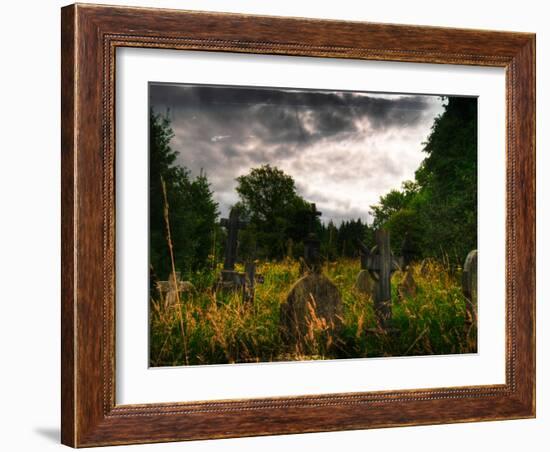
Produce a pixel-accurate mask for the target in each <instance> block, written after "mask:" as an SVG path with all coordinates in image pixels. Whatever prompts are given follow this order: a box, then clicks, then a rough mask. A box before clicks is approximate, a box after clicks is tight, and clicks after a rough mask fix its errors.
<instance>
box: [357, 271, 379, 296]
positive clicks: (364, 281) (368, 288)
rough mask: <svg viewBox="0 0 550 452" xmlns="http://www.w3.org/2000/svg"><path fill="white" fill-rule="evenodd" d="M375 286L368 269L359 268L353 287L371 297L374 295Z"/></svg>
mask: <svg viewBox="0 0 550 452" xmlns="http://www.w3.org/2000/svg"><path fill="white" fill-rule="evenodd" d="M375 286H376V281H375V280H374V279H373V278H372V276H371V274H370V273H369V271H368V270H361V271H360V272H359V273H358V274H357V278H356V279H355V288H356V289H357V290H358V291H359V292H361V293H364V294H367V295H370V296H371V297H372V296H373V295H374V289H375Z"/></svg>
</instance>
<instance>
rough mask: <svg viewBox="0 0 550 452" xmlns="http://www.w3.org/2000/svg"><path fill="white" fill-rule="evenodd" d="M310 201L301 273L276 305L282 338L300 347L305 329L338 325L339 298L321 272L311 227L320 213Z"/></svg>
mask: <svg viewBox="0 0 550 452" xmlns="http://www.w3.org/2000/svg"><path fill="white" fill-rule="evenodd" d="M320 215H321V212H318V211H317V209H316V208H315V204H312V205H311V212H310V221H309V230H310V232H309V234H308V236H307V238H306V239H305V240H304V259H303V263H304V269H305V272H306V273H305V275H304V276H303V277H301V278H300V279H299V280H298V281H296V282H295V283H294V285H293V286H292V287H291V289H290V291H289V293H288V295H287V298H286V301H285V302H284V303H283V304H282V305H281V308H280V328H281V334H282V336H283V340H284V341H285V343H286V344H288V345H296V346H298V347H299V348H301V349H302V350H304V346H305V345H306V343H307V340H308V337H310V335H309V333H311V332H312V331H315V330H316V329H317V330H318V329H321V330H322V331H323V332H324V333H327V334H329V335H332V334H333V333H337V331H338V330H339V329H340V327H341V325H342V311H343V307H342V298H341V297H340V292H339V291H338V288H337V287H336V285H335V284H334V283H333V282H332V281H331V280H330V279H329V278H327V277H326V276H325V275H323V274H322V265H321V263H322V261H321V253H320V241H319V239H318V238H317V236H316V234H315V232H314V231H313V229H314V222H315V218H316V217H317V216H320Z"/></svg>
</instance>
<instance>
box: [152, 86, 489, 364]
mask: <svg viewBox="0 0 550 452" xmlns="http://www.w3.org/2000/svg"><path fill="white" fill-rule="evenodd" d="M148 91H149V112H148V114H149V200H148V209H149V351H148V352H149V366H150V367H166V366H191V365H208V364H238V363H261V362H277V361H279V362H280V361H308V360H327V359H350V358H352V359H358V358H381V357H403V356H421V355H448V354H466V353H476V352H477V327H478V325H477V226H478V224H477V139H478V137H477V121H478V114H477V111H478V102H477V97H475V96H450V95H445V94H432V93H430V94H416V93H380V92H367V91H365V92H360V91H344V90H318V89H303V88H286V87H285V88H281V87H255V86H223V85H201V84H183V83H157V82H149V86H148Z"/></svg>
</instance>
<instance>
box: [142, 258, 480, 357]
mask: <svg viewBox="0 0 550 452" xmlns="http://www.w3.org/2000/svg"><path fill="white" fill-rule="evenodd" d="M412 269H413V275H414V279H415V281H416V283H417V286H418V289H417V292H416V295H415V296H414V297H410V298H403V299H400V297H399V296H398V293H397V286H398V284H399V282H400V280H401V278H403V274H402V273H400V272H396V273H395V274H394V275H393V277H392V304H393V325H392V326H393V328H392V331H390V332H386V331H383V330H382V329H380V328H379V326H378V324H377V321H376V316H375V313H374V308H373V302H372V299H371V297H370V296H369V295H366V294H363V293H360V292H359V291H358V290H356V288H355V279H356V277H357V273H358V272H359V262H358V260H351V259H344V260H339V261H337V262H329V263H327V264H325V267H324V272H325V274H326V275H327V276H328V277H329V278H330V279H331V280H332V281H333V282H334V284H336V286H337V287H338V289H339V291H340V294H341V296H342V302H343V317H344V318H343V326H342V328H341V329H340V331H339V334H338V337H328V338H327V337H326V335H323V334H321V333H323V331H322V328H323V324H322V322H317V323H315V324H313V323H312V324H311V332H310V333H311V338H312V340H311V343H310V344H309V345H308V347H307V353H305V352H304V350H303V349H299V348H296V349H295V350H294V349H291V350H289V349H288V346H286V345H285V344H284V343H283V341H282V339H281V336H280V332H279V307H280V305H281V303H283V302H284V301H285V298H286V295H287V293H288V291H289V289H290V287H291V286H292V284H293V283H294V282H295V281H296V280H297V279H298V278H299V277H300V273H299V263H298V262H296V261H290V260H287V261H283V262H277V263H275V262H263V263H259V264H258V272H259V273H261V274H263V276H264V283H263V284H258V285H257V286H256V296H255V299H254V302H253V303H245V302H243V300H242V297H241V294H240V293H231V292H230V293H227V292H226V293H224V292H222V291H217V292H216V291H215V290H214V289H213V287H214V286H215V280H216V277H217V275H218V274H219V271H220V270H221V269H217V271H205V272H198V273H195V274H193V275H191V277H190V280H191V282H192V283H193V284H194V286H195V288H196V291H195V292H189V293H184V294H181V295H180V301H179V303H176V304H174V305H172V306H165V303H164V302H163V300H160V299H151V300H150V365H151V366H175V365H185V364H189V365H197V364H223V363H239V362H240V363H242V362H264V361H281V360H285V361H289V360H305V359H333V358H364V357H381V356H404V355H432V354H452V353H472V352H475V351H476V344H477V329H476V325H475V321H472V319H471V318H470V316H469V314H468V310H467V308H466V307H467V300H466V299H465V298H464V296H463V295H462V292H461V289H460V284H459V282H460V275H459V274H451V273H450V272H449V271H448V269H447V268H446V266H445V265H443V264H441V263H438V262H435V261H430V262H427V263H424V265H423V266H421V265H420V264H415V265H413V267H412ZM238 270H240V271H242V268H241V269H239V268H238ZM326 341H329V342H330V343H331V346H330V347H327V344H326Z"/></svg>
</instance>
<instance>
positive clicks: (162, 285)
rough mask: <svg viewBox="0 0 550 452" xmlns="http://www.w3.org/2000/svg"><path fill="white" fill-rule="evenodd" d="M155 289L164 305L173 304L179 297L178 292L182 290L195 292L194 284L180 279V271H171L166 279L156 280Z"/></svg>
mask: <svg viewBox="0 0 550 452" xmlns="http://www.w3.org/2000/svg"><path fill="white" fill-rule="evenodd" d="M157 290H158V291H159V292H160V294H161V297H162V299H163V300H164V306H165V307H169V306H172V305H175V304H176V303H177V301H178V299H179V294H180V293H183V292H195V286H194V285H193V284H192V283H191V282H189V281H183V280H182V279H181V273H180V272H176V273H175V274H174V273H171V274H170V276H169V277H168V281H157Z"/></svg>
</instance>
